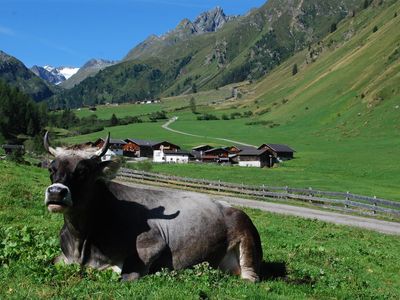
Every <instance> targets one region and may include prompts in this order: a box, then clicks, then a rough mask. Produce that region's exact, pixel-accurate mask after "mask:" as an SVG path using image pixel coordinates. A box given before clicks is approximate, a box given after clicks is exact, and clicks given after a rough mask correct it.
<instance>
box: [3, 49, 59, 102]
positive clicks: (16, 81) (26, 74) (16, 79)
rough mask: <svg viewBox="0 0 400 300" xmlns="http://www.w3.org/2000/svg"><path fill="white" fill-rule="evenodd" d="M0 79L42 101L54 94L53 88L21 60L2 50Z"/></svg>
mask: <svg viewBox="0 0 400 300" xmlns="http://www.w3.org/2000/svg"><path fill="white" fill-rule="evenodd" d="M0 80H3V81H4V82H5V83H7V84H10V85H12V86H14V87H17V88H19V90H20V91H21V92H23V93H25V94H27V95H29V96H31V97H32V98H33V99H34V100H35V101H41V100H44V99H47V98H49V97H50V96H52V95H53V94H54V92H53V91H52V89H51V88H50V87H49V86H48V85H47V84H46V83H45V82H44V81H43V80H42V79H41V78H39V77H38V76H36V75H35V74H34V73H33V72H32V71H31V70H29V69H28V68H27V67H26V66H25V65H24V64H23V63H22V62H21V61H19V60H18V59H16V58H15V57H13V56H11V55H8V54H7V53H4V52H3V51H0Z"/></svg>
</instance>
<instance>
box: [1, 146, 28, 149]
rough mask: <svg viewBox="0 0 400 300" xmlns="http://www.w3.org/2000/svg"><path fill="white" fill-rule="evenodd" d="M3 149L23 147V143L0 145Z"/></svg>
mask: <svg viewBox="0 0 400 300" xmlns="http://www.w3.org/2000/svg"><path fill="white" fill-rule="evenodd" d="M1 148H3V149H24V145H2V146H1Z"/></svg>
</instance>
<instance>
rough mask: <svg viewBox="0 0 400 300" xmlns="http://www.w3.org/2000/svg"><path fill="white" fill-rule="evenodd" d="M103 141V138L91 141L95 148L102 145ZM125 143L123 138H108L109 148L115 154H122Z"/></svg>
mask: <svg viewBox="0 0 400 300" xmlns="http://www.w3.org/2000/svg"><path fill="white" fill-rule="evenodd" d="M104 143H105V141H104V139H98V140H97V141H95V142H94V143H93V145H94V146H96V147H97V148H99V149H100V148H101V147H103V145H104ZM125 145H126V142H125V141H123V140H118V139H110V147H109V149H110V150H111V151H112V152H114V153H115V154H116V155H123V154H124V150H123V147H124V146H125Z"/></svg>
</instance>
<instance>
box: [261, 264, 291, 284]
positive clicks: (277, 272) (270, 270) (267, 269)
mask: <svg viewBox="0 0 400 300" xmlns="http://www.w3.org/2000/svg"><path fill="white" fill-rule="evenodd" d="M286 275H287V270H286V263H285V262H270V261H269V262H267V261H263V262H262V263H261V270H260V277H261V281H266V280H274V279H285V278H286Z"/></svg>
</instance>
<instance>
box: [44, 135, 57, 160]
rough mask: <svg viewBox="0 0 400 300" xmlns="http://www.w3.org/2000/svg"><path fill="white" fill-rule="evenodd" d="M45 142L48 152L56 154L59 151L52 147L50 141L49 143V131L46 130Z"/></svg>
mask: <svg viewBox="0 0 400 300" xmlns="http://www.w3.org/2000/svg"><path fill="white" fill-rule="evenodd" d="M43 144H44V148H45V149H46V151H47V152H48V153H50V154H51V155H53V156H56V154H57V151H56V150H55V149H54V148H53V147H51V146H50V143H49V132H48V131H46V134H45V135H44V139H43Z"/></svg>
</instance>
